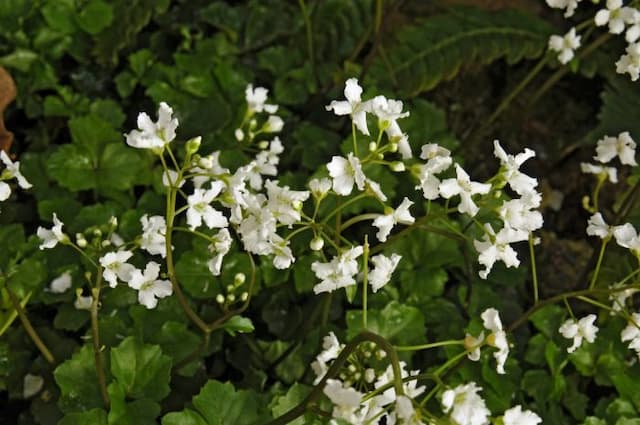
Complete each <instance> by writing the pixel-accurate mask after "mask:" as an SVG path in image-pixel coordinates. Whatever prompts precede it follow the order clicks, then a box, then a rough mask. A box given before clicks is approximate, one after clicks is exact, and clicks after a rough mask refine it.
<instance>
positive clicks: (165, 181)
mask: <svg viewBox="0 0 640 425" xmlns="http://www.w3.org/2000/svg"><path fill="white" fill-rule="evenodd" d="M184 184H185V181H184V179H180V181H178V172H177V171H175V170H165V171H163V172H162V185H163V186H164V187H182V186H184Z"/></svg>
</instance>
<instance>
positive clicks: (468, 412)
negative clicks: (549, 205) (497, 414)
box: [442, 382, 491, 425]
mask: <svg viewBox="0 0 640 425" xmlns="http://www.w3.org/2000/svg"><path fill="white" fill-rule="evenodd" d="M479 391H482V388H480V387H479V386H477V385H476V383H475V382H470V383H468V384H465V385H458V386H457V387H455V388H453V389H449V390H446V391H445V392H444V393H442V407H443V410H444V412H445V413H449V416H450V418H451V419H452V420H453V421H454V423H455V424H456V425H487V424H489V416H490V415H491V412H490V411H489V409H487V405H486V404H485V402H484V399H483V398H482V397H480V396H479V395H478V392H479Z"/></svg>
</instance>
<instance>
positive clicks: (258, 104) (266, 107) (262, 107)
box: [244, 84, 278, 114]
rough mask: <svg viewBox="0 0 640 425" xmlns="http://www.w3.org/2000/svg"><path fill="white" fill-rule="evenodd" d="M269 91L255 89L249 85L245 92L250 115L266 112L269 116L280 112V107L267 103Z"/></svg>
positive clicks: (259, 88)
mask: <svg viewBox="0 0 640 425" xmlns="http://www.w3.org/2000/svg"><path fill="white" fill-rule="evenodd" d="M268 93H269V90H267V89H265V88H264V87H256V88H255V89H254V88H253V85H252V84H248V85H247V88H246V89H245V91H244V94H245V100H246V101H247V107H248V108H249V111H250V113H253V112H262V111H265V112H267V113H269V114H275V113H276V111H277V110H278V105H270V104H268V103H265V102H266V101H267V94H268Z"/></svg>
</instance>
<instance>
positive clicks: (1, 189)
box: [0, 149, 32, 202]
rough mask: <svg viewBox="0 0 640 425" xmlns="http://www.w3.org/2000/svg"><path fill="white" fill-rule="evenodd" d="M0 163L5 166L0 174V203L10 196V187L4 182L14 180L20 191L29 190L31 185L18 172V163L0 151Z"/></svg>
mask: <svg viewBox="0 0 640 425" xmlns="http://www.w3.org/2000/svg"><path fill="white" fill-rule="evenodd" d="M0 161H2V163H3V164H4V166H5V169H4V170H2V173H0V202H2V201H6V200H7V199H9V196H11V186H9V184H8V183H6V182H5V181H4V180H11V179H16V181H17V182H18V186H20V187H21V188H22V189H29V188H31V187H32V185H31V183H29V182H28V181H27V179H26V178H25V177H24V176H23V175H22V173H21V172H20V161H15V162H14V161H12V160H11V158H9V155H7V153H6V152H5V151H3V150H1V149H0Z"/></svg>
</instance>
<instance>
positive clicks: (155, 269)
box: [128, 261, 173, 309]
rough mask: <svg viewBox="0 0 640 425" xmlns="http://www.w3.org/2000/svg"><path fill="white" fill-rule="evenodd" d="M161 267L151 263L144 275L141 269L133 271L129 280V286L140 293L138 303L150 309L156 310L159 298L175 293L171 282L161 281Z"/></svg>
mask: <svg viewBox="0 0 640 425" xmlns="http://www.w3.org/2000/svg"><path fill="white" fill-rule="evenodd" d="M159 274H160V265H159V264H158V263H156V262H154V261H150V262H149V263H148V264H147V267H145V269H144V273H143V272H142V271H140V270H139V269H135V270H133V272H132V273H131V278H130V279H129V282H128V283H129V286H130V287H131V288H133V289H136V290H137V291H138V302H139V303H140V304H142V305H144V306H145V307H147V308H148V309H152V308H154V307H155V306H156V305H157V304H158V298H164V297H168V296H169V295H171V294H172V293H173V289H172V288H171V282H170V281H168V280H159V279H158V276H159Z"/></svg>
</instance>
